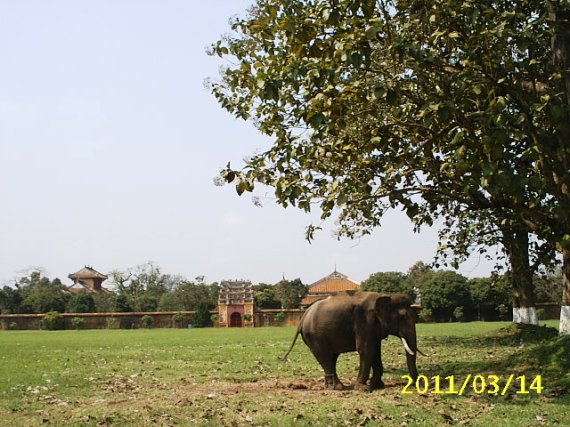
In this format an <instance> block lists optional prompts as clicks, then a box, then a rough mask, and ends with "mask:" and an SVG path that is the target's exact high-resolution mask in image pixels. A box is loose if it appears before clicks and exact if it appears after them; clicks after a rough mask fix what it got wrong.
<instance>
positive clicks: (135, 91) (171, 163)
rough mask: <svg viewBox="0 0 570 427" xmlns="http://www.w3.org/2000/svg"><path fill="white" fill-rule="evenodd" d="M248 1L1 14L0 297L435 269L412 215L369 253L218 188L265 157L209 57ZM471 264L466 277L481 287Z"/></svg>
mask: <svg viewBox="0 0 570 427" xmlns="http://www.w3.org/2000/svg"><path fill="white" fill-rule="evenodd" d="M251 3H252V0H211V1H209V2H197V1H189V0H160V1H159V0H154V1H150V0H147V1H143V0H120V1H117V0H97V1H76V0H50V1H49V2H47V1H45V0H36V1H32V0H18V1H16V0H0V64H1V66H0V284H2V285H4V284H9V283H13V282H14V279H15V278H17V277H18V276H20V275H21V274H23V273H24V272H29V271H30V269H33V268H38V267H41V268H42V269H43V270H44V271H45V273H46V274H47V275H48V277H50V278H52V279H53V278H55V277H59V278H60V279H62V281H63V282H64V283H71V282H70V280H69V279H68V278H67V276H68V274H70V273H73V272H75V271H77V270H79V269H80V268H82V267H83V266H84V265H90V266H92V267H93V268H95V269H96V270H98V271H100V272H102V273H108V272H109V271H111V270H127V269H129V268H133V267H135V266H137V265H140V264H143V263H145V262H148V261H152V262H153V263H155V264H156V265H157V266H159V267H160V268H161V269H162V271H163V272H164V273H169V274H177V275H182V276H185V277H187V278H189V279H192V278H194V277H196V276H202V275H204V276H205V277H206V281H208V282H214V281H220V280H226V279H247V280H251V281H252V282H254V283H276V282H278V281H279V280H281V279H282V278H283V277H285V278H287V279H294V278H301V280H302V281H303V283H306V284H311V283H313V282H315V281H317V280H319V279H320V278H322V277H324V276H326V275H328V274H330V273H331V272H333V271H334V270H335V268H336V270H337V271H339V272H342V273H344V274H346V275H348V276H349V277H351V278H353V279H355V280H359V281H362V280H365V279H366V278H367V277H368V276H370V275H371V274H373V273H376V272H380V271H402V272H405V271H406V270H407V269H408V268H409V267H410V266H412V265H413V264H414V263H415V262H416V261H420V260H422V261H424V262H430V261H432V260H433V256H434V253H435V249H436V247H437V224H436V226H434V227H432V228H429V229H425V230H423V231H422V232H421V233H420V234H416V233H413V231H412V225H411V223H410V221H409V220H408V219H407V217H406V216H405V215H404V214H402V213H401V212H393V213H390V214H389V215H387V217H386V218H385V220H384V222H383V226H382V227H381V228H378V229H376V230H374V232H373V233H372V235H371V236H366V237H364V238H361V239H359V240H347V239H343V240H340V241H339V240H337V239H336V237H334V235H333V231H334V228H335V225H334V222H327V223H325V226H324V230H323V231H321V232H320V233H318V234H317V235H316V239H315V240H314V241H313V242H312V243H311V244H309V243H308V242H307V241H306V240H305V238H304V232H305V227H306V226H307V225H309V224H311V223H317V224H318V223H319V219H318V217H316V216H315V215H314V214H313V215H308V214H305V213H302V212H300V211H298V210H295V209H294V208H288V209H284V208H282V207H279V206H277V205H275V203H274V202H273V201H272V200H271V193H270V192H268V190H262V192H261V193H258V196H260V197H261V198H262V201H263V207H261V208H259V207H256V206H254V204H253V202H252V200H251V197H249V196H245V197H244V196H242V197H238V196H237V194H236V192H235V189H234V188H233V187H231V186H224V187H217V186H215V185H214V184H213V178H214V177H215V176H216V175H217V174H218V172H219V171H220V169H221V168H222V167H224V166H225V165H226V164H227V163H228V161H231V163H232V165H234V166H237V165H240V164H243V159H244V158H245V157H246V156H248V155H250V154H252V153H254V152H256V151H260V150H264V149H266V148H267V147H268V146H269V144H270V143H271V141H270V140H269V139H268V138H266V137H264V136H263V135H261V134H260V133H259V132H258V131H257V130H256V129H255V128H254V126H253V125H252V123H248V122H244V121H240V120H237V119H235V118H234V117H233V116H231V115H230V114H229V113H228V112H226V111H225V110H223V109H222V108H221V107H220V106H219V105H218V103H217V101H216V100H215V98H214V97H213V95H211V94H210V93H209V91H208V90H207V88H206V87H205V84H204V83H205V80H206V79H208V78H210V79H216V78H218V76H219V69H220V66H222V65H223V62H222V60H221V59H220V58H218V57H211V56H208V55H207V54H206V48H207V47H208V46H209V45H210V44H212V43H214V42H215V41H216V40H218V39H219V38H220V36H221V35H223V34H224V33H227V32H228V31H229V30H230V28H229V23H228V19H229V18H230V17H232V16H235V15H241V16H243V15H244V14H245V11H246V9H247V7H248V6H249V5H250V4H251ZM492 267H493V265H492V263H491V262H489V261H486V260H484V259H481V258H480V257H473V258H471V259H469V260H468V261H467V262H466V263H465V264H463V265H461V267H460V269H459V272H460V273H462V274H464V275H466V276H468V277H478V276H486V275H488V274H489V273H490V272H491V270H492Z"/></svg>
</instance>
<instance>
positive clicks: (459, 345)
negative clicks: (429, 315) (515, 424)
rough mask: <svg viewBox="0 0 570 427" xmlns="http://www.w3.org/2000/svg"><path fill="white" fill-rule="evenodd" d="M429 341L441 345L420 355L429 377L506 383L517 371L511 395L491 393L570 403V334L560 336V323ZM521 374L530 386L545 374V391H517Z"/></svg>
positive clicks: (429, 344) (401, 371) (421, 366)
mask: <svg viewBox="0 0 570 427" xmlns="http://www.w3.org/2000/svg"><path fill="white" fill-rule="evenodd" d="M423 341H424V343H425V344H424V346H425V347H429V348H431V349H433V350H435V354H434V355H432V357H429V358H420V359H419V360H418V367H419V370H420V373H421V374H423V375H425V376H426V377H428V378H432V377H434V376H436V375H438V376H440V378H442V381H443V379H444V378H446V377H447V376H453V377H454V379H455V382H456V384H462V382H463V380H464V379H465V378H466V377H467V375H469V374H471V375H472V377H474V376H475V375H482V376H483V377H485V378H486V377H487V375H497V376H498V377H499V378H500V384H502V385H505V384H506V382H507V378H508V377H509V376H510V375H514V382H513V384H512V386H511V388H510V390H509V391H508V392H507V393H506V395H505V396H487V397H486V398H488V399H495V400H496V399H499V401H502V402H508V403H511V402H512V403H516V404H525V402H526V403H528V402H530V401H532V399H533V398H546V399H552V400H553V403H561V404H565V405H567V404H568V403H570V372H569V371H570V336H564V337H559V336H558V331H557V330H556V329H554V328H548V327H544V326H543V327H540V326H532V325H511V326H509V327H507V328H503V329H500V330H498V331H495V332H493V333H492V334H487V335H482V336H477V337H469V338H460V337H441V338H440V337H431V338H430V337H425V338H424V339H423ZM478 358H479V359H478ZM462 359H463V360H462ZM393 374H395V375H399V376H402V375H406V374H407V371H406V370H405V369H402V368H400V369H396V370H394V371H393ZM521 375H524V376H525V381H526V387H527V388H528V387H529V386H530V385H531V384H532V381H533V380H534V379H535V378H536V376H537V375H540V376H541V378H542V386H544V391H543V394H541V395H537V393H536V389H535V390H534V393H531V394H530V395H521V394H517V393H516V392H517V391H520V387H521V384H520V381H521V380H520V379H519V380H517V378H518V377H519V376H521ZM402 381H403V380H402ZM446 384H447V382H446ZM442 385H443V382H442ZM517 387H518V390H517ZM471 394H473V393H471Z"/></svg>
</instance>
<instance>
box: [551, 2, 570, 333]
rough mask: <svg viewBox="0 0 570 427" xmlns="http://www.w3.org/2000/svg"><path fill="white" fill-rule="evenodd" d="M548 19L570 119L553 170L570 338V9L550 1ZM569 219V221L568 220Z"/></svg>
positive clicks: (564, 329) (561, 130) (561, 131)
mask: <svg viewBox="0 0 570 427" xmlns="http://www.w3.org/2000/svg"><path fill="white" fill-rule="evenodd" d="M546 5H547V8H548V19H549V20H550V21H551V23H552V25H553V28H554V32H553V34H552V40H551V43H552V46H551V47H552V65H553V67H554V69H555V70H557V71H558V72H559V73H560V75H561V76H562V78H561V79H560V83H559V88H558V89H559V90H560V93H561V94H562V98H561V99H560V104H561V105H560V106H561V107H562V108H563V109H565V110H566V117H565V118H564V119H563V120H562V123H561V124H562V126H558V129H557V132H556V137H557V139H558V150H557V152H558V154H559V162H558V163H559V167H558V169H556V168H553V171H552V174H553V176H554V182H555V184H556V185H557V187H556V190H557V191H556V197H557V199H558V201H559V203H560V210H561V211H562V212H563V214H562V218H561V221H560V222H561V223H562V226H561V227H560V229H559V230H557V232H558V233H559V234H560V236H561V237H562V239H561V252H562V281H563V287H562V306H561V310H560V335H570V247H569V245H568V242H567V241H566V240H565V239H564V237H565V236H566V235H568V234H570V232H569V230H570V221H568V216H567V215H568V212H569V211H570V209H569V208H570V174H569V173H568V171H569V170H570V164H569V163H570V127H569V126H568V123H569V122H570V5H569V4H568V2H566V1H565V2H563V1H547V2H546ZM564 215H566V217H564Z"/></svg>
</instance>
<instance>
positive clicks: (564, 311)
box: [560, 248, 570, 335]
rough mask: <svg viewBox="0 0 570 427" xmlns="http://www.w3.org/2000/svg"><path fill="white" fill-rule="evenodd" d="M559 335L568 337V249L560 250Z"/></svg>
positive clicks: (569, 304)
mask: <svg viewBox="0 0 570 427" xmlns="http://www.w3.org/2000/svg"><path fill="white" fill-rule="evenodd" d="M560 335H570V248H564V249H563V250H562V307H560Z"/></svg>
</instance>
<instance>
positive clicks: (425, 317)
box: [418, 308, 433, 322]
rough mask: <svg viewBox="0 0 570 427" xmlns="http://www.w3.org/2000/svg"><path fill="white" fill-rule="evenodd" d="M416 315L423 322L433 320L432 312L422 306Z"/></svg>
mask: <svg viewBox="0 0 570 427" xmlns="http://www.w3.org/2000/svg"><path fill="white" fill-rule="evenodd" d="M418 315H419V317H420V319H421V320H422V321H423V322H431V321H432V320H433V312H432V311H431V309H429V308H422V309H421V310H420V312H419V314H418Z"/></svg>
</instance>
